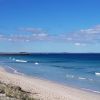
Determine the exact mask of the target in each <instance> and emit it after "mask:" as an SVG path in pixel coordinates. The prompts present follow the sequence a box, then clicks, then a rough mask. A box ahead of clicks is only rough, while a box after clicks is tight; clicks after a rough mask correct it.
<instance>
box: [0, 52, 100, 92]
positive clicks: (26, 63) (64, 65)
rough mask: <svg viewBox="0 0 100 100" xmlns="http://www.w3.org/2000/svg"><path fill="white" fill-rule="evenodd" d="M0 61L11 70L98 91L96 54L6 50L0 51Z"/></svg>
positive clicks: (98, 58) (98, 59)
mask: <svg viewBox="0 0 100 100" xmlns="http://www.w3.org/2000/svg"><path fill="white" fill-rule="evenodd" d="M0 65H1V66H3V67H4V68H5V69H6V70H8V71H9V72H11V73H17V74H25V75H29V76H34V77H38V78H42V79H46V80H50V81H54V82H57V83H59V84H63V85H67V86H72V87H75V88H80V89H84V90H88V91H92V92H97V93H100V54H92V53H91V54H74V53H72V54H71V53H69V54H67V53H61V54H54V53H53V54H49V53H45V54H38V53H37V54H9V55H0Z"/></svg>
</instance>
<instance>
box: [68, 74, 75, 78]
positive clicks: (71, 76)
mask: <svg viewBox="0 0 100 100" xmlns="http://www.w3.org/2000/svg"><path fill="white" fill-rule="evenodd" d="M66 77H67V78H74V75H68V74H67V75H66Z"/></svg>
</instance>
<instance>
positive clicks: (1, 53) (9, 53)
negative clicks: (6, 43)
mask: <svg viewBox="0 0 100 100" xmlns="http://www.w3.org/2000/svg"><path fill="white" fill-rule="evenodd" d="M19 54H21V55H30V54H100V53H92V52H87V53H70V52H0V55H19Z"/></svg>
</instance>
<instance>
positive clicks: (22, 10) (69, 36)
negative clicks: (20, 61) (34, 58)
mask: <svg viewBox="0 0 100 100" xmlns="http://www.w3.org/2000/svg"><path fill="white" fill-rule="evenodd" d="M0 52H75V53H77V52H79V53H80V52H96V53H97V52H100V0H0Z"/></svg>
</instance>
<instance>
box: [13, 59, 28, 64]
mask: <svg viewBox="0 0 100 100" xmlns="http://www.w3.org/2000/svg"><path fill="white" fill-rule="evenodd" d="M15 61H16V62H24V63H25V62H27V61H26V60H19V59H16V60H15Z"/></svg>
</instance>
